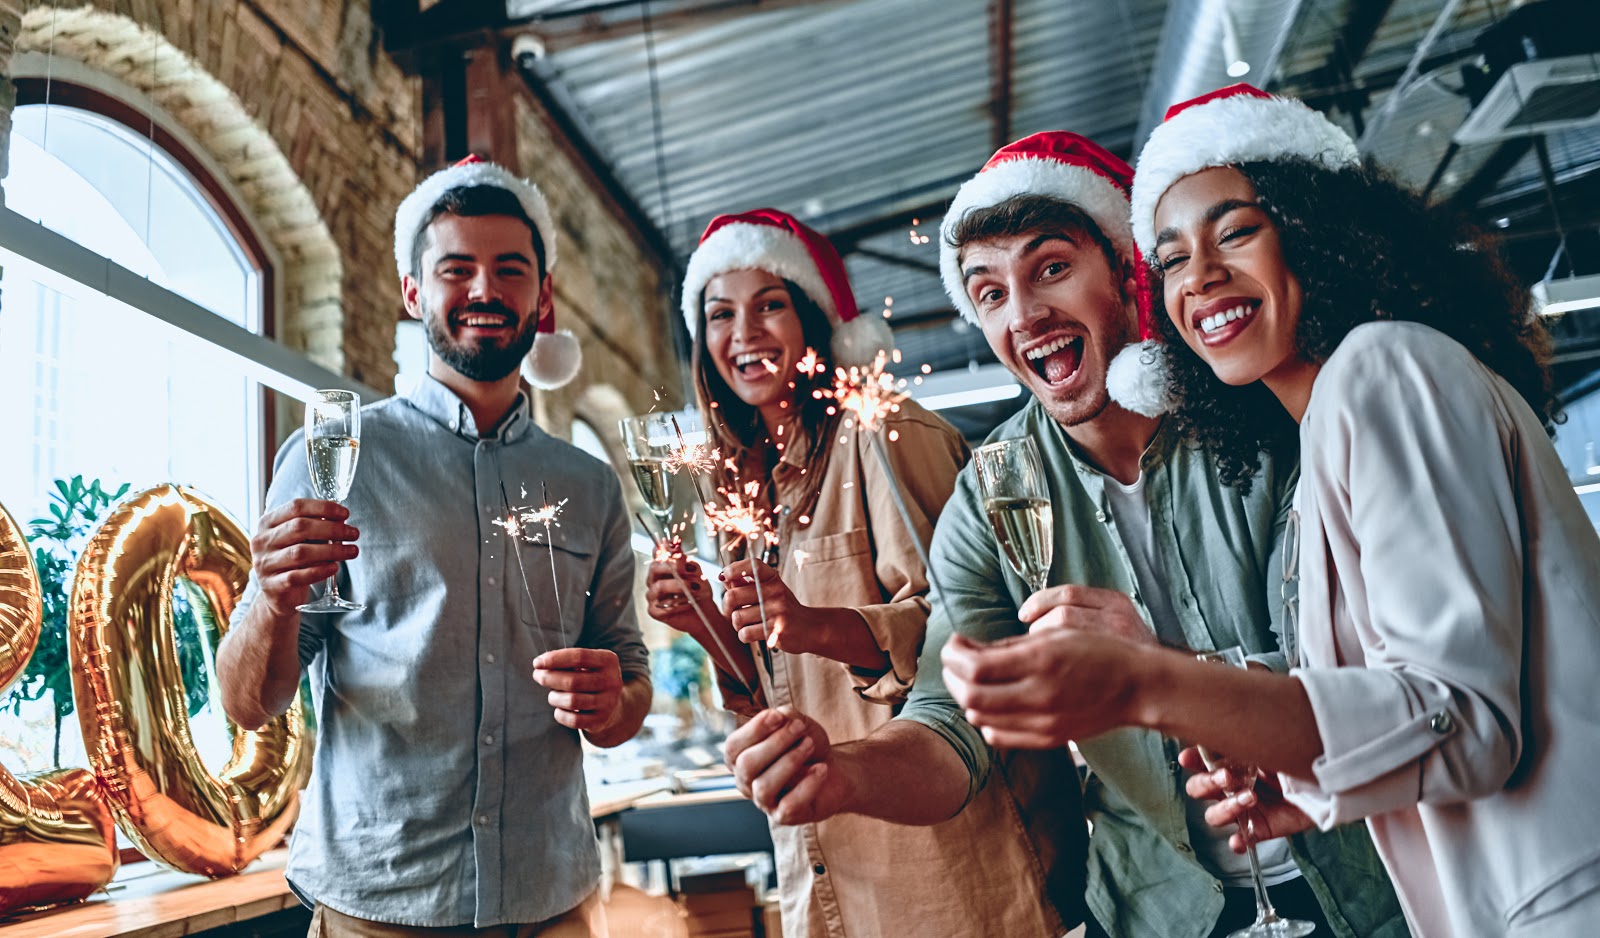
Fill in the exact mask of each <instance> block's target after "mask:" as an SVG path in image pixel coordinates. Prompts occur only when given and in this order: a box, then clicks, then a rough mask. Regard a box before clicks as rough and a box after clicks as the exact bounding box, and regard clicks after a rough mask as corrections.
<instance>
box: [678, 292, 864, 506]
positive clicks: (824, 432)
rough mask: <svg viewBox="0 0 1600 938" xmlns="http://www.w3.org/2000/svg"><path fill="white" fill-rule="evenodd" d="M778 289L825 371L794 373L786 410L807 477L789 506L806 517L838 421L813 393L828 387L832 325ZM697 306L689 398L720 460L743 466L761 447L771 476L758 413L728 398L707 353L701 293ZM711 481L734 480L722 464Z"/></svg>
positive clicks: (813, 307) (772, 459) (771, 455)
mask: <svg viewBox="0 0 1600 938" xmlns="http://www.w3.org/2000/svg"><path fill="white" fill-rule="evenodd" d="M783 286H784V289H786V290H788V291H789V299H790V301H791V302H792V303H793V304H794V311H795V314H796V315H797V316H799V317H800V333H801V335H802V336H803V337H804V339H805V343H806V345H807V346H808V347H809V348H811V349H813V350H814V351H815V352H816V353H817V360H818V362H819V363H820V364H822V365H824V366H826V367H824V368H822V369H820V370H819V371H818V372H816V373H814V374H809V375H802V374H800V373H798V372H796V374H795V376H794V402H793V403H792V404H791V405H790V406H791V407H794V408H795V410H796V412H797V415H798V418H799V422H800V425H801V426H802V427H803V428H804V429H805V433H806V440H807V443H806V445H807V451H806V456H805V460H804V462H803V463H802V465H803V466H804V468H805V476H806V478H807V479H809V480H811V487H810V489H809V490H808V491H807V494H806V497H805V498H804V499H803V500H802V504H799V505H792V506H790V507H791V509H792V510H793V511H794V512H795V513H797V514H805V513H807V512H809V511H810V510H811V507H812V506H813V505H814V504H815V503H816V500H817V491H818V487H819V486H820V483H821V481H822V474H823V469H824V468H825V467H826V465H827V461H828V452H829V449H830V447H829V445H828V444H829V443H831V442H832V441H833V436H834V429H835V427H836V426H837V424H838V422H839V414H838V413H837V412H835V413H832V414H830V413H828V411H829V410H830V409H831V402H830V401H829V400H828V399H826V398H818V397H817V396H816V395H815V394H814V393H813V392H814V391H816V390H817V389H819V388H825V387H829V386H830V385H831V384H832V381H833V354H832V352H831V351H830V350H829V348H830V346H829V343H830V342H831V341H832V339H833V326H832V324H830V323H829V322H828V317H827V314H825V313H824V312H823V311H822V308H821V307H819V306H818V305H817V304H816V302H815V301H813V300H812V299H811V297H810V296H808V295H807V294H806V292H805V291H804V290H802V289H800V288H799V287H798V286H796V285H795V284H794V282H793V281H790V280H787V279H785V280H784V281H783ZM697 305H698V307H699V309H700V327H699V328H698V329H696V330H695V340H694V393H695V399H696V401H697V403H698V404H699V405H700V414H701V417H702V418H703V419H704V421H705V424H706V428H707V432H708V433H709V434H710V438H711V442H712V444H713V445H715V446H716V447H717V448H718V449H720V450H722V454H723V456H724V457H726V458H731V459H732V460H733V464H734V465H736V466H738V465H742V464H743V463H744V462H745V460H746V459H748V458H749V457H750V456H751V454H752V452H753V451H755V450H756V449H757V448H758V447H763V448H765V455H766V459H767V463H766V467H765V469H766V472H768V473H770V472H771V471H772V467H773V466H774V465H775V464H776V462H777V460H776V452H777V451H776V449H775V448H772V447H771V443H772V441H771V440H770V439H768V438H767V432H766V427H765V426H764V425H763V424H762V422H761V414H760V413H759V412H758V411H757V410H756V409H755V408H754V407H751V406H750V405H749V404H746V403H745V402H744V401H742V400H740V399H739V396H738V395H737V394H734V393H733V389H732V388H730V387H728V383H727V382H726V381H724V380H722V373H721V372H719V371H717V366H716V364H715V363H713V362H712V361H711V356H710V352H709V351H708V350H707V349H706V321H705V295H704V293H702V294H701V296H700V302H699V303H698V304H697ZM716 480H717V485H718V487H723V488H725V487H729V486H731V485H732V484H733V483H734V481H735V480H734V478H733V475H732V473H730V472H729V471H728V468H727V466H726V465H723V464H719V465H718V466H717V475H716ZM746 481H748V480H746ZM762 483H763V485H765V483H766V479H765V478H763V479H762Z"/></svg>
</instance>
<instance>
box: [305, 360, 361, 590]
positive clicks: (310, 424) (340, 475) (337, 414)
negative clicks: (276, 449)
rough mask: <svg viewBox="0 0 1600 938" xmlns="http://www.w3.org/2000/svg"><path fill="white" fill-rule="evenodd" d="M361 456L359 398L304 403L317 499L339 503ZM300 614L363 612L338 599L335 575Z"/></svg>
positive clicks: (335, 396)
mask: <svg viewBox="0 0 1600 938" xmlns="http://www.w3.org/2000/svg"><path fill="white" fill-rule="evenodd" d="M360 454H361V397H360V396H359V395H357V394H356V393H354V392H353V391H316V392H313V395H312V398H311V400H309V401H307V402H306V463H307V464H308V465H309V466H310V467H311V487H312V488H313V489H315V490H316V493H317V497H318V498H321V499H323V500H325V501H330V502H342V501H344V500H345V497H346V496H347V495H349V494H350V483H352V482H354V481H355V478H356V457H357V456H359V455H360ZM295 608H297V609H299V610H300V611H301V612H349V611H355V610H360V609H365V608H367V607H366V606H365V605H363V604H361V603H355V602H351V601H350V600H348V599H345V598H344V597H342V596H340V595H339V574H338V573H334V575H333V576H331V577H329V578H328V588H327V590H326V591H325V592H324V593H323V594H322V598H321V599H318V600H316V601H314V602H309V603H305V604H303V605H300V606H296V607H295Z"/></svg>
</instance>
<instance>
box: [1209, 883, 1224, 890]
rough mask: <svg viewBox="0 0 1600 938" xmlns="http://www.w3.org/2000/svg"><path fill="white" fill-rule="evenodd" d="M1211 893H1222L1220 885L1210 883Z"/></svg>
mask: <svg viewBox="0 0 1600 938" xmlns="http://www.w3.org/2000/svg"><path fill="white" fill-rule="evenodd" d="M1211 891H1212V892H1221V891H1222V884H1221V883H1212V884H1211Z"/></svg>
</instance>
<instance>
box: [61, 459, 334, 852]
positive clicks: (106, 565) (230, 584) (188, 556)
mask: <svg viewBox="0 0 1600 938" xmlns="http://www.w3.org/2000/svg"><path fill="white" fill-rule="evenodd" d="M249 572H250V546H249V542H248V540H247V539H246V538H245V535H244V532H243V531H241V530H240V528H239V526H238V524H236V523H235V522H234V521H233V519H231V518H229V517H228V516H227V514H226V513H225V512H224V511H223V510H222V509H221V508H219V507H218V506H216V505H215V504H213V503H212V502H210V501H208V500H207V499H206V498H205V497H204V496H202V495H200V494H199V493H197V492H194V491H193V490H190V489H186V488H180V487H178V486H174V485H161V486H157V487H155V488H153V489H149V490H148V491H145V492H141V493H139V494H138V495H134V496H132V497H130V498H128V499H126V500H125V501H123V502H121V503H120V504H119V505H118V506H117V507H116V508H114V509H113V510H112V512H111V514H110V515H109V516H108V517H107V518H106V520H105V521H104V522H103V523H102V524H101V525H100V527H99V528H98V529H97V530H96V531H95V533H94V535H93V537H91V538H90V540H89V544H88V546H86V547H85V548H84V551H83V554H82V556H81V557H79V558H78V566H77V571H76V573H75V575H74V577H73V583H72V613H71V616H72V628H71V639H72V640H71V652H72V687H73V696H74V698H75V699H76V700H77V704H78V719H79V721H80V722H81V723H82V726H83V738H84V742H85V744H86V745H87V747H88V750H89V761H90V762H91V763H92V764H93V765H94V769H95V773H96V774H97V775H98V776H99V778H100V785H101V788H102V790H103V791H104V792H105V795H106V799H107V800H108V801H109V802H110V804H111V808H112V811H113V812H114V813H115V815H116V818H117V823H118V824H119V825H120V826H121V827H122V830H123V833H125V834H127V835H128V837H129V838H130V839H132V840H133V841H134V842H135V843H136V844H138V845H139V849H140V850H141V851H143V853H144V854H145V855H146V856H148V857H150V858H151V859H153V860H156V861H158V862H160V863H163V864H165V865H167V866H170V867H172V868H174V869H178V870H183V871H185V872H190V873H200V874H203V875H206V876H227V875H229V874H232V873H236V872H238V871H239V870H240V869H243V868H244V866H245V865H246V864H248V863H249V862H250V861H251V860H254V859H255V858H256V857H258V856H260V855H261V853H262V851H264V850H267V849H269V848H271V847H273V846H275V845H276V844H277V843H278V841H279V840H281V839H282V837H283V835H284V832H285V831H287V830H288V829H289V826H290V825H292V824H293V823H294V818H295V815H296V814H297V813H298V811H299V790H300V787H301V785H302V784H303V782H304V779H305V773H306V772H307V770H308V769H309V765H310V755H311V753H310V747H309V745H308V738H307V728H306V723H305V716H304V714H303V713H302V711H301V708H300V704H299V702H298V701H296V702H295V705H294V706H293V707H291V708H290V710H289V712H288V713H286V714H284V715H283V716H281V717H279V718H277V719H276V720H273V721H272V722H271V723H269V724H267V726H265V727H263V728H262V729H261V730H259V731H256V732H250V731H246V730H243V729H240V728H239V727H238V726H236V725H234V724H233V723H232V722H230V723H229V724H228V726H229V729H230V730H231V731H232V733H233V756H232V758H231V759H230V761H229V762H228V764H227V766H225V767H224V768H223V769H222V770H221V771H220V772H218V773H217V774H216V775H212V774H211V773H210V772H209V771H208V770H207V769H206V767H205V764H204V763H203V762H202V761H201V759H200V756H199V755H198V754H197V753H196V752H195V747H194V740H193V738H192V737H191V736H190V732H189V715H188V709H187V707H186V706H185V694H184V685H183V673H182V670H181V668H180V667H179V664H178V652H177V641H176V634H175V631H174V626H173V619H172V591H173V589H174V587H177V588H180V589H183V590H185V595H186V597H187V598H188V599H189V604H190V606H191V607H192V608H194V609H195V610H197V611H199V612H200V614H201V616H202V617H203V618H204V619H205V620H206V624H207V625H209V628H208V629H206V631H208V632H209V635H208V636H207V640H208V643H209V647H210V651H211V655H212V656H213V659H214V655H215V651H216V643H217V642H219V641H220V640H221V637H222V635H223V634H224V633H225V632H226V630H227V627H228V616H229V615H230V614H231V613H232V612H233V607H234V605H235V604H236V602H237V601H238V598H239V594H240V592H241V591H242V590H243V589H244V585H245V582H246V578H247V577H248V575H249Z"/></svg>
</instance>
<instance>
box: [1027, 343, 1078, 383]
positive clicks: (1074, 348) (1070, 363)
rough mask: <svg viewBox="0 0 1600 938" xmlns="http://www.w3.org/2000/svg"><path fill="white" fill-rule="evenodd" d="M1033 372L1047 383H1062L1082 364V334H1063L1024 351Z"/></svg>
mask: <svg viewBox="0 0 1600 938" xmlns="http://www.w3.org/2000/svg"><path fill="white" fill-rule="evenodd" d="M1024 357H1026V358H1027V360H1028V364H1029V365H1030V366H1031V367H1032V368H1033V371H1034V373H1035V374H1037V375H1038V376H1039V377H1041V378H1043V379H1044V380H1045V382H1046V383H1047V384H1062V383H1064V382H1066V381H1069V380H1071V379H1072V376H1073V375H1075V374H1077V373H1078V366H1079V365H1081V364H1083V336H1081V335H1064V336H1061V337H1059V338H1056V339H1054V340H1052V341H1050V342H1047V343H1045V344H1044V345H1041V346H1038V347H1036V348H1031V349H1029V350H1028V351H1027V352H1025V353H1024Z"/></svg>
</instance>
